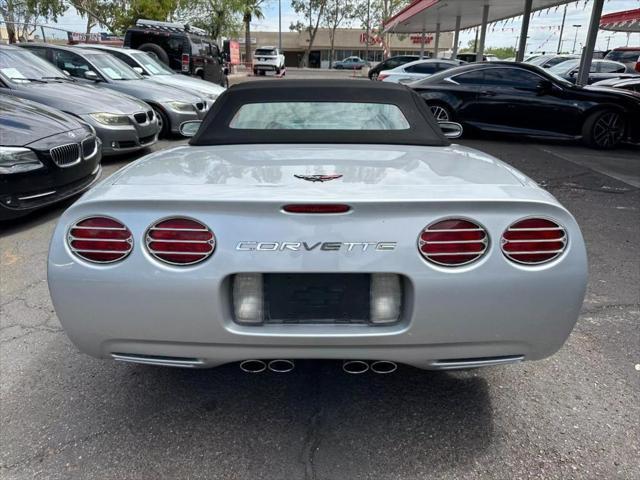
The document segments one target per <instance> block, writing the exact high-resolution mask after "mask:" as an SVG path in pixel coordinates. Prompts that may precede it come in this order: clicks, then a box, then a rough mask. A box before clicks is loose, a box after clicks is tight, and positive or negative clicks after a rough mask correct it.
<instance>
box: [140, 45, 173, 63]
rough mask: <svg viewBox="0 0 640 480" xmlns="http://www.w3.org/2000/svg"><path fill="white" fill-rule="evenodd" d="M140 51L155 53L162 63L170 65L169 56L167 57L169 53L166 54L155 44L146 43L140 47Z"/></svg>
mask: <svg viewBox="0 0 640 480" xmlns="http://www.w3.org/2000/svg"><path fill="white" fill-rule="evenodd" d="M138 50H142V51H143V52H151V53H155V54H156V56H157V57H158V59H159V60H160V61H161V62H162V63H164V64H165V65H169V55H167V52H165V51H164V49H163V48H162V47H161V46H160V45H156V44H155V43H144V44H142V45H140V46H139V47H138Z"/></svg>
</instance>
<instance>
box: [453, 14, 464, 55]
mask: <svg viewBox="0 0 640 480" xmlns="http://www.w3.org/2000/svg"><path fill="white" fill-rule="evenodd" d="M460 22H462V16H461V15H458V16H457V17H456V31H455V33H454V34H453V51H452V52H451V58H453V59H455V58H456V55H458V43H460Z"/></svg>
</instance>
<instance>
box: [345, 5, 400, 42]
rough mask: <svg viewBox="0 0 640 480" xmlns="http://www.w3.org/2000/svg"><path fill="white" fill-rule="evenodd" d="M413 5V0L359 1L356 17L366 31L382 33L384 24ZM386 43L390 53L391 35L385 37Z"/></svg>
mask: <svg viewBox="0 0 640 480" xmlns="http://www.w3.org/2000/svg"><path fill="white" fill-rule="evenodd" d="M409 3H411V0H358V2H357V5H356V9H355V16H356V17H357V19H358V20H360V24H361V26H362V28H363V29H364V30H368V31H369V32H382V31H383V27H384V22H385V20H387V19H388V18H390V17H392V16H393V15H394V14H396V13H397V12H398V11H399V10H401V9H403V8H404V7H405V6H407V5H408V4H409ZM384 43H385V45H387V49H388V50H389V51H390V47H391V35H389V34H386V35H384Z"/></svg>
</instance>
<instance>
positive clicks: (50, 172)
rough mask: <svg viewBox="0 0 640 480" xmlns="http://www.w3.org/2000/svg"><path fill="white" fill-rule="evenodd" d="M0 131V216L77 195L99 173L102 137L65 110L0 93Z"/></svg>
mask: <svg viewBox="0 0 640 480" xmlns="http://www.w3.org/2000/svg"><path fill="white" fill-rule="evenodd" d="M0 130H1V131H2V135H0V220H7V219H10V218H16V217H19V216H22V215H26V214H27V213H30V212H31V211H33V210H35V209H37V208H40V207H43V206H45V205H48V204H51V203H54V202H57V201H60V200H63V199H65V198H68V197H70V196H72V195H76V194H78V193H80V192H82V191H84V190H86V189H87V188H89V187H90V186H91V185H92V184H93V183H94V182H95V181H96V180H98V177H99V176H100V171H101V167H100V157H101V153H100V140H99V139H98V138H97V137H96V135H95V133H94V132H93V131H92V129H91V127H90V126H89V125H87V124H84V123H81V122H79V121H78V120H76V119H75V118H74V117H72V116H70V115H68V114H66V113H63V112H60V111H59V110H55V109H53V108H50V107H47V106H45V105H42V104H40V103H35V102H31V101H28V100H23V99H20V98H16V97H12V96H10V95H3V94H0Z"/></svg>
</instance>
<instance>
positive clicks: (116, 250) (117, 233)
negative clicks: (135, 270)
mask: <svg viewBox="0 0 640 480" xmlns="http://www.w3.org/2000/svg"><path fill="white" fill-rule="evenodd" d="M67 243H68V245H69V248H70V249H71V251H72V252H73V253H74V254H75V255H77V256H78V257H80V258H83V259H85V260H88V261H90V262H94V263H113V262H117V261H118V260H122V259H123V258H125V257H126V256H127V255H129V253H131V250H132V249H133V236H132V235H131V232H130V231H129V229H128V228H127V227H126V226H125V225H124V224H123V223H121V222H119V221H117V220H114V219H113V218H109V217H91V218H85V219H84V220H80V221H79V222H77V223H76V224H75V225H73V226H72V227H71V228H70V229H69V234H68V235H67Z"/></svg>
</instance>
